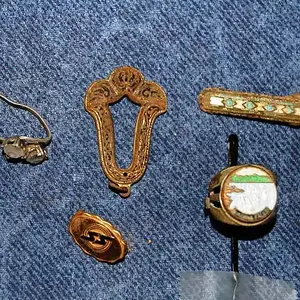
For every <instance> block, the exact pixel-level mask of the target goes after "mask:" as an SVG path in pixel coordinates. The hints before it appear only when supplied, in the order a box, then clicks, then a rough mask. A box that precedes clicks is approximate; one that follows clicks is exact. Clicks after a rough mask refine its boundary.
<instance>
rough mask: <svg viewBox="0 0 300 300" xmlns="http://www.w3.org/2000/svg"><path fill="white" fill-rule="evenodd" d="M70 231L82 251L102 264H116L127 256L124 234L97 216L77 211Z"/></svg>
mask: <svg viewBox="0 0 300 300" xmlns="http://www.w3.org/2000/svg"><path fill="white" fill-rule="evenodd" d="M69 231H70V233H71V235H72V237H73V239H74V241H75V243H76V244H77V245H78V246H79V247H80V248H81V250H82V251H83V252H84V253H85V254H88V255H91V256H93V257H94V258H96V259H97V260H98V261H100V262H107V263H110V264H114V263H116V262H119V261H121V260H123V259H124V258H125V255H126V254H127V244H126V242H125V241H124V239H123V237H122V234H121V233H120V232H119V231H118V230H117V229H116V228H115V227H114V226H113V225H112V224H111V223H109V222H107V221H105V220H103V219H102V218H101V217H99V216H97V215H94V214H90V213H87V212H85V211H83V210H79V211H77V212H76V214H75V215H74V216H73V217H72V219H71V222H70V225H69Z"/></svg>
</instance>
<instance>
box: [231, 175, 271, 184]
mask: <svg viewBox="0 0 300 300" xmlns="http://www.w3.org/2000/svg"><path fill="white" fill-rule="evenodd" d="M232 182H235V183H272V182H273V181H272V179H271V178H270V177H268V176H264V175H257V174H253V175H245V176H241V175H234V176H232Z"/></svg>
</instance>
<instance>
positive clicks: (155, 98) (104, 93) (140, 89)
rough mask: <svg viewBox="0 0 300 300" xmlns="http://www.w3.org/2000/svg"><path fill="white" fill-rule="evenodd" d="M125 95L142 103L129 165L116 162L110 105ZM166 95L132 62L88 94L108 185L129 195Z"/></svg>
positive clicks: (142, 166) (142, 167)
mask: <svg viewBox="0 0 300 300" xmlns="http://www.w3.org/2000/svg"><path fill="white" fill-rule="evenodd" d="M124 97H128V98H129V100H131V101H132V102H133V103H135V104H138V105H140V106H141V108H140V112H139V115H138V117H137V121H136V127H135V137H134V145H133V160H132V162H131V165H130V167H129V168H127V169H123V168H119V167H118V165H117V162H116V153H115V134H114V123H113V118H112V114H111V111H110V108H109V105H111V104H114V103H116V102H118V101H120V100H121V99H123V98H124ZM167 105H168V104H167V96H166V94H165V92H164V90H163V88H162V87H161V86H159V85H158V84H157V83H155V82H151V81H145V80H144V76H143V74H142V73H141V72H140V71H139V70H137V69H135V68H133V67H129V66H125V67H120V68H117V69H116V70H115V71H114V72H113V73H112V74H111V75H110V76H109V78H108V79H107V80H106V79H104V80H97V81H95V82H94V83H93V84H92V85H91V86H90V87H89V89H88V91H87V94H86V97H85V108H86V110H87V111H88V112H89V113H90V114H91V115H92V116H93V118H94V120H95V123H96V126H97V131H98V144H99V153H100V157H101V163H102V167H103V170H104V173H105V174H106V176H107V177H108V179H109V181H110V182H109V186H110V187H111V188H113V189H114V190H116V191H117V192H118V193H119V194H120V196H122V197H129V196H130V192H131V185H132V184H134V183H135V182H137V181H139V180H140V179H141V178H142V176H143V175H144V173H145V171H146V168H147V164H148V159H149V150H150V140H151V133H152V128H153V125H154V122H155V119H156V118H157V117H158V116H159V115H161V114H163V113H165V112H166V111H167Z"/></svg>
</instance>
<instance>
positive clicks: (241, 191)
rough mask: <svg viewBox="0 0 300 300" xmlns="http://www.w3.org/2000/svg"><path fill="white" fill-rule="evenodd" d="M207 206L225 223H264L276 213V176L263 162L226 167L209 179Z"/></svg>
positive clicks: (248, 224) (250, 224)
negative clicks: (261, 163) (210, 180)
mask: <svg viewBox="0 0 300 300" xmlns="http://www.w3.org/2000/svg"><path fill="white" fill-rule="evenodd" d="M207 208H208V209H209V210H210V212H211V214H212V215H214V216H215V217H216V218H217V219H218V220H220V221H222V222H224V223H227V224H232V225H242V226H255V225H260V224H264V223H266V222H268V221H269V220H270V219H271V218H272V217H273V216H274V215H275V213H276V208H277V186H276V177H275V175H274V174H273V173H272V172H271V171H270V170H268V169H266V168H265V167H263V166H258V165H238V166H234V167H229V168H227V169H225V170H223V171H221V172H220V173H219V174H218V175H217V176H216V177H215V178H214V179H213V180H212V182H211V184H210V197H209V198H208V199H207Z"/></svg>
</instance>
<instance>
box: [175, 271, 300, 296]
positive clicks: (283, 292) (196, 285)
mask: <svg viewBox="0 0 300 300" xmlns="http://www.w3.org/2000/svg"><path fill="white" fill-rule="evenodd" d="M180 288H181V298H180V299H181V300H254V299H255V300H269V299H270V300H283V299H284V300H297V291H296V290H295V288H294V285H293V283H291V282H287V281H283V280H277V279H270V278H267V277H259V276H253V275H247V274H242V273H233V272H216V271H206V272H183V273H181V277H180Z"/></svg>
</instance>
